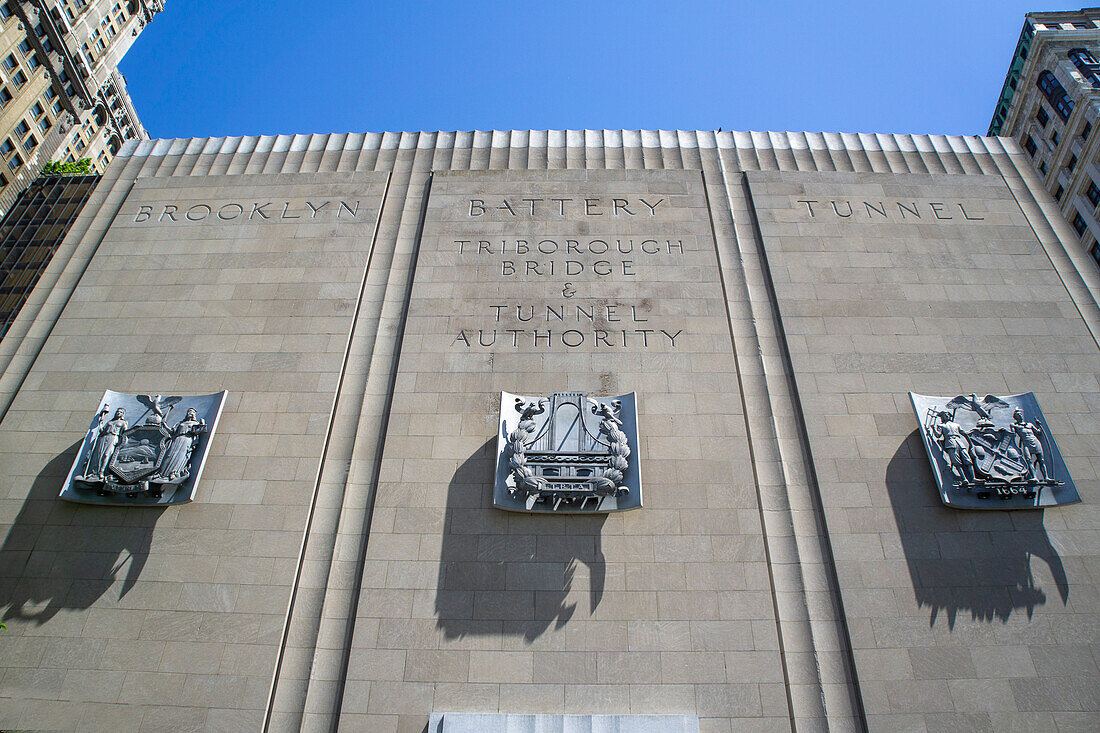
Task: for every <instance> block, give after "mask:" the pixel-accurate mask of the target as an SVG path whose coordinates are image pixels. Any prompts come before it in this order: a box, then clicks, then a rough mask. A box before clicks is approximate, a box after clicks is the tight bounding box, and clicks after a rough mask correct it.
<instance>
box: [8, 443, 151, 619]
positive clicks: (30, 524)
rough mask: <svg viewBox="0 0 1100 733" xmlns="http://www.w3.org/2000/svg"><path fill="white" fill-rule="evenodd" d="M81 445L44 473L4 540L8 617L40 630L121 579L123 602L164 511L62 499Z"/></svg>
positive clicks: (90, 602) (89, 602) (54, 461)
mask: <svg viewBox="0 0 1100 733" xmlns="http://www.w3.org/2000/svg"><path fill="white" fill-rule="evenodd" d="M82 443H83V438H81V440H78V441H77V442H76V443H73V445H71V446H70V447H69V448H68V449H67V450H66V451H65V452H63V453H61V454H60V455H58V456H57V457H55V458H53V459H51V460H50V462H49V463H47V464H46V466H45V467H44V468H43V469H42V470H41V471H40V472H39V474H38V475H37V476H36V477H35V480H34V483H33V484H32V485H31V489H30V492H29V493H28V494H27V499H26V501H25V502H24V503H23V506H22V507H21V508H20V510H19V514H18V515H16V517H15V521H14V522H13V523H12V525H11V527H10V528H9V530H8V534H7V536H6V537H5V538H4V544H3V546H2V548H0V578H3V585H0V588H2V592H0V608H4V613H3V617H2V618H3V619H4V620H8V619H21V620H24V621H28V622H33V623H36V624H38V625H42V624H44V623H46V622H47V621H49V620H50V619H52V618H53V617H54V616H55V615H57V613H58V611H60V610H61V609H68V610H82V609H87V608H90V607H91V606H92V605H93V604H95V602H96V601H97V600H99V598H100V597H101V596H103V595H104V594H105V593H106V592H107V591H108V590H109V589H110V588H111V586H112V585H114V584H115V583H116V582H118V580H119V579H121V580H122V585H121V587H120V588H119V598H122V597H124V596H125V595H126V594H127V593H129V592H130V590H132V589H133V587H134V584H135V583H136V582H137V580H138V577H139V576H140V575H141V571H142V570H143V569H144V567H145V562H146V560H147V559H148V557H149V548H150V546H151V545H152V539H153V530H154V527H155V525H156V523H157V520H158V519H159V518H160V516H161V514H163V513H164V507H163V506H138V507H112V506H92V505H81V504H73V503H70V502H66V501H62V500H61V499H59V498H58V492H59V491H60V489H61V485H62V484H63V483H64V481H65V476H66V475H68V472H69V469H70V468H71V467H72V464H73V461H74V460H76V455H77V451H79V450H80V446H81V444H82Z"/></svg>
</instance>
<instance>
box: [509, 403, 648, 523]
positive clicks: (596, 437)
mask: <svg viewBox="0 0 1100 733" xmlns="http://www.w3.org/2000/svg"><path fill="white" fill-rule="evenodd" d="M493 503H494V504H495V505H496V506H498V507H500V508H501V509H508V510H512V511H521V512H522V511H526V512H556V513H567V512H572V513H591V512H614V511H623V510H625V509H635V508H637V507H639V506H641V505H642V482H641V473H640V471H639V466H638V411H637V402H636V400H635V395H634V393H633V392H631V393H630V394H625V395H620V396H618V397H590V396H588V395H587V394H586V393H584V392H554V393H553V394H551V395H550V396H548V397H524V396H520V395H514V394H510V393H508V392H501V395H500V429H499V432H498V433H497V470H496V484H495V488H494V492H493Z"/></svg>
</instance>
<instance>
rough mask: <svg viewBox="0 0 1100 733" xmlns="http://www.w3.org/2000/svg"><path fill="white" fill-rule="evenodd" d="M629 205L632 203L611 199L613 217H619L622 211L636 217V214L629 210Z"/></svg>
mask: <svg viewBox="0 0 1100 733" xmlns="http://www.w3.org/2000/svg"><path fill="white" fill-rule="evenodd" d="M629 203H630V202H629V201H627V200H626V199H611V206H612V211H611V215H612V216H618V215H619V211H620V210H622V211H625V212H626V213H627V214H628V215H630V216H634V212H633V211H631V210H630V209H628V208H627V204H629Z"/></svg>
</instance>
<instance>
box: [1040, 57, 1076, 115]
mask: <svg viewBox="0 0 1100 733" xmlns="http://www.w3.org/2000/svg"><path fill="white" fill-rule="evenodd" d="M1035 86H1037V87H1039V91H1040V92H1042V93H1043V96H1044V97H1046V98H1047V101H1048V102H1050V106H1051V107H1054V111H1055V112H1057V113H1058V116H1059V117H1061V118H1062V121H1063V122H1065V121H1066V120H1068V119H1069V116H1070V115H1071V114H1072V113H1073V100H1072V99H1070V98H1069V95H1068V94H1066V89H1065V87H1063V86H1062V83H1061V82H1060V81H1058V80H1057V79H1055V78H1054V74H1052V73H1050V72H1049V71H1047V70H1046V69H1043V71H1041V72H1040V73H1039V78H1038V79H1036V80H1035Z"/></svg>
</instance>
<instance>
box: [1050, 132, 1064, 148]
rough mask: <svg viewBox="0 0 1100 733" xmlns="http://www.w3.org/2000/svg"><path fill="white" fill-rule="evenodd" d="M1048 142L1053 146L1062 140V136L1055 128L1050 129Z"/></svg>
mask: <svg viewBox="0 0 1100 733" xmlns="http://www.w3.org/2000/svg"><path fill="white" fill-rule="evenodd" d="M1050 142H1051V144H1052V145H1054V146H1055V147H1057V146H1058V143H1060V142H1062V136H1061V135H1059V134H1058V131H1057V130H1052V131H1051V133H1050Z"/></svg>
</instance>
